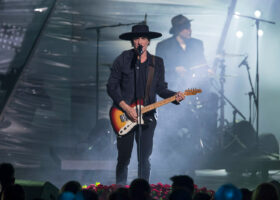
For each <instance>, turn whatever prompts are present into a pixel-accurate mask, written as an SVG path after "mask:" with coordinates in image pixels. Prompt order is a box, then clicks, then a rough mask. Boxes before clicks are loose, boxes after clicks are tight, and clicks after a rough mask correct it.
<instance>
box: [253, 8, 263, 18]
mask: <svg viewBox="0 0 280 200" xmlns="http://www.w3.org/2000/svg"><path fill="white" fill-rule="evenodd" d="M254 15H255V17H256V18H260V17H261V15H262V12H261V11H259V10H256V11H255V12H254Z"/></svg>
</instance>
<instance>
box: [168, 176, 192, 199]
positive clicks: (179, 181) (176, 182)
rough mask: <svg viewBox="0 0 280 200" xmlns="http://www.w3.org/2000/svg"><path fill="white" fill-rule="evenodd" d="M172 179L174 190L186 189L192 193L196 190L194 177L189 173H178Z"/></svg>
mask: <svg viewBox="0 0 280 200" xmlns="http://www.w3.org/2000/svg"><path fill="white" fill-rule="evenodd" d="M170 180H171V181H172V190H175V189H185V190H188V191H189V192H190V193H191V195H193V192H194V182H193V179H192V178H191V177H189V176H187V175H178V176H173V177H171V178H170Z"/></svg>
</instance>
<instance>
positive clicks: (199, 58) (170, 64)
mask: <svg viewBox="0 0 280 200" xmlns="http://www.w3.org/2000/svg"><path fill="white" fill-rule="evenodd" d="M186 45H187V49H186V51H183V50H182V48H181V47H180V45H179V43H178V41H177V40H176V37H175V36H173V37H171V38H168V39H166V40H163V41H161V42H159V43H158V44H157V47H156V55H157V56H160V57H161V58H163V60H164V63H165V69H166V72H167V73H168V76H169V77H170V76H172V75H174V74H176V73H175V67H177V66H184V67H186V68H189V67H193V66H196V65H200V64H205V63H206V59H205V57H204V48H203V43H202V41H201V40H199V39H195V38H190V39H187V40H186Z"/></svg>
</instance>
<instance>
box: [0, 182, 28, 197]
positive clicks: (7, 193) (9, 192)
mask: <svg viewBox="0 0 280 200" xmlns="http://www.w3.org/2000/svg"><path fill="white" fill-rule="evenodd" d="M24 199H25V193H24V189H23V187H22V186H21V185H18V184H13V185H9V186H7V187H6V188H5V189H4V191H3V194H2V199H1V200H24Z"/></svg>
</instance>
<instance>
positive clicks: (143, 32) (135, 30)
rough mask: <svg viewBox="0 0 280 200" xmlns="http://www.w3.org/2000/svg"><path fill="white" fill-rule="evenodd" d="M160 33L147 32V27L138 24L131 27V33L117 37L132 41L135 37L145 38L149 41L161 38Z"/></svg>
mask: <svg viewBox="0 0 280 200" xmlns="http://www.w3.org/2000/svg"><path fill="white" fill-rule="evenodd" d="M161 36H162V34H161V33H157V32H152V31H149V27H148V26H147V25H145V24H138V25H135V26H133V27H132V29H131V32H128V33H123V34H121V35H120V36H119V38H120V39H122V40H133V39H134V38H137V37H147V38H149V39H154V38H158V37H161Z"/></svg>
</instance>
